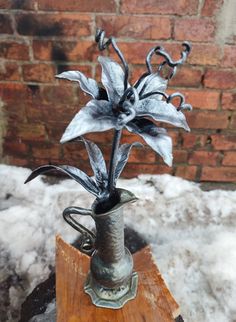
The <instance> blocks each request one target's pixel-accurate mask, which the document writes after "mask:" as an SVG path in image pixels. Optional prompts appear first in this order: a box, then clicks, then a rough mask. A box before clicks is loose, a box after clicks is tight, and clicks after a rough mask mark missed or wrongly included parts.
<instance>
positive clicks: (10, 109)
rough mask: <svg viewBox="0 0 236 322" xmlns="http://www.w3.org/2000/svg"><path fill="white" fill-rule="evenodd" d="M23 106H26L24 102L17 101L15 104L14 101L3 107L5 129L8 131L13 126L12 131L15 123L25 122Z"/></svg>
mask: <svg viewBox="0 0 236 322" xmlns="http://www.w3.org/2000/svg"><path fill="white" fill-rule="evenodd" d="M25 105H26V104H25V102H22V101H18V102H17V104H16V101H15V100H14V101H13V102H9V103H8V104H7V105H5V110H6V112H5V113H6V116H7V120H8V127H7V129H9V128H10V127H11V125H12V124H13V130H14V128H15V124H16V123H21V122H24V123H26V122H27V119H26V114H25Z"/></svg>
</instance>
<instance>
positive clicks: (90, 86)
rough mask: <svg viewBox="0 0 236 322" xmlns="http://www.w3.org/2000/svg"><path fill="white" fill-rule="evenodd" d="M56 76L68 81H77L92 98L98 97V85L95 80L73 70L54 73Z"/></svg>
mask: <svg viewBox="0 0 236 322" xmlns="http://www.w3.org/2000/svg"><path fill="white" fill-rule="evenodd" d="M56 77H57V78H63V79H68V80H70V81H74V82H79V83H80V87H81V89H82V90H83V91H84V92H86V93H88V94H89V95H91V96H92V97H93V98H98V97H99V87H98V84H97V82H96V81H95V80H94V79H92V78H88V77H86V76H85V75H84V74H83V73H81V72H79V71H75V70H71V71H67V72H63V73H61V74H59V75H56Z"/></svg>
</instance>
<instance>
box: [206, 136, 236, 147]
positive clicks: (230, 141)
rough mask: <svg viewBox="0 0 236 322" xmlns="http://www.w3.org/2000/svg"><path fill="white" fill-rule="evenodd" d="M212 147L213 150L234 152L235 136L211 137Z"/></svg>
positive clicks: (235, 145)
mask: <svg viewBox="0 0 236 322" xmlns="http://www.w3.org/2000/svg"><path fill="white" fill-rule="evenodd" d="M211 140H212V142H211V143H212V146H213V148H214V149H215V150H234V149H236V136H235V135H220V134H213V135H211Z"/></svg>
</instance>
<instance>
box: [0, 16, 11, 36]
mask: <svg viewBox="0 0 236 322" xmlns="http://www.w3.org/2000/svg"><path fill="white" fill-rule="evenodd" d="M0 30H1V34H12V33H13V28H12V24H11V18H10V16H9V15H6V14H0Z"/></svg>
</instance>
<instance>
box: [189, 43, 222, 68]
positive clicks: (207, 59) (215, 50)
mask: <svg viewBox="0 0 236 322" xmlns="http://www.w3.org/2000/svg"><path fill="white" fill-rule="evenodd" d="M220 59H221V50H220V47H219V46H216V45H214V44H207V45H206V44H194V45H193V48H192V51H191V53H190V55H189V57H188V63H190V64H193V65H203V66H206V65H218V64H219V62H220Z"/></svg>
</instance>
